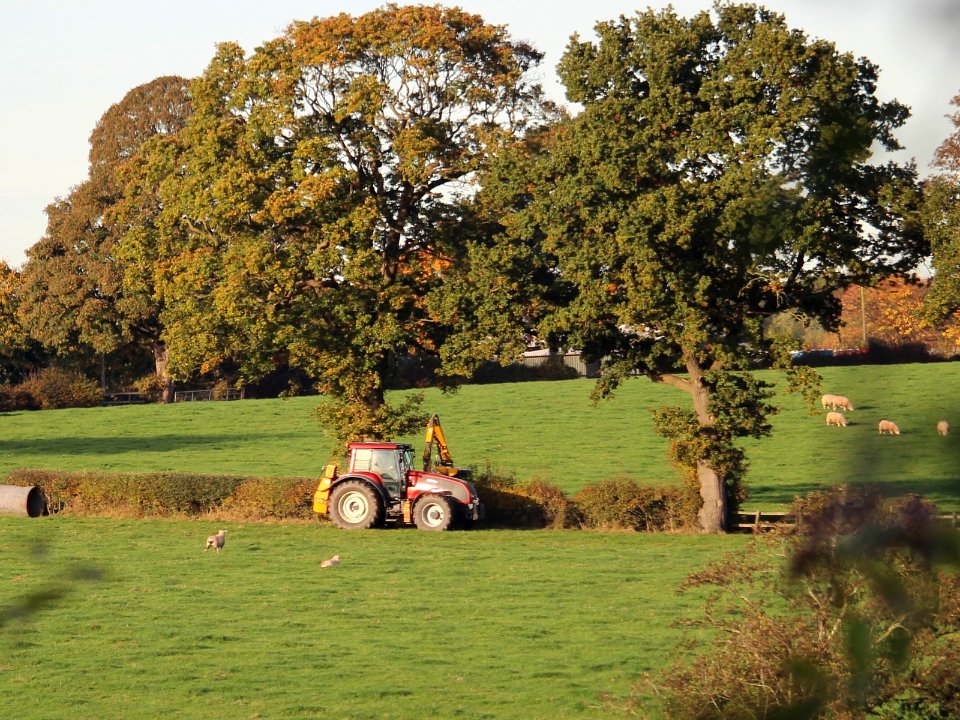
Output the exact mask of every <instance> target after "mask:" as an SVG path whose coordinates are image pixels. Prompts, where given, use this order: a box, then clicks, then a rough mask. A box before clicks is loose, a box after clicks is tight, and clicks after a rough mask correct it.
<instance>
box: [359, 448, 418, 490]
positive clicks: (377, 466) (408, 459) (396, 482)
mask: <svg viewBox="0 0 960 720" xmlns="http://www.w3.org/2000/svg"><path fill="white" fill-rule="evenodd" d="M350 449H351V453H350V472H351V473H356V472H371V473H374V474H376V475H378V476H379V477H380V480H381V482H382V483H383V487H384V488H385V489H386V490H387V492H388V493H390V496H391V497H398V496H399V495H401V494H402V492H403V490H404V486H405V485H406V479H407V470H409V469H410V468H411V466H412V463H413V449H412V448H411V447H410V446H408V445H396V444H393V443H389V444H387V443H384V444H383V445H374V444H371V443H364V444H357V445H353V446H351V448H350Z"/></svg>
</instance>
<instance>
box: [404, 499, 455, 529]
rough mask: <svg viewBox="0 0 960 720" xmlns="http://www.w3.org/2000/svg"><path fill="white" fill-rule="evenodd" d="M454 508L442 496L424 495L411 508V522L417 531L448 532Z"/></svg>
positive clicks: (452, 519) (451, 503)
mask: <svg viewBox="0 0 960 720" xmlns="http://www.w3.org/2000/svg"><path fill="white" fill-rule="evenodd" d="M455 517H456V508H455V507H454V506H453V502H452V501H451V500H450V498H448V497H446V496H444V495H424V496H423V497H421V498H420V499H419V500H418V501H417V504H416V505H414V506H413V522H414V524H415V525H416V526H417V529H418V530H449V529H450V528H451V527H452V526H453V522H454V518H455Z"/></svg>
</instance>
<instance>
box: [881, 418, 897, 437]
mask: <svg viewBox="0 0 960 720" xmlns="http://www.w3.org/2000/svg"><path fill="white" fill-rule="evenodd" d="M877 430H879V431H880V434H881V435H899V434H900V428H898V427H897V424H896V423H895V422H894V421H893V420H881V421H880V425H879V426H878V427H877Z"/></svg>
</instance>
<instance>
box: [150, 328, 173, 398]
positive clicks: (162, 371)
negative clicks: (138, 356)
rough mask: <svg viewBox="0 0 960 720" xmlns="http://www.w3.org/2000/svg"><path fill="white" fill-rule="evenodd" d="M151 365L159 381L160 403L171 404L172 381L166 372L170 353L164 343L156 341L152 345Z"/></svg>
mask: <svg viewBox="0 0 960 720" xmlns="http://www.w3.org/2000/svg"><path fill="white" fill-rule="evenodd" d="M153 364H154V368H155V370H154V372H155V374H156V376H157V380H159V381H160V387H161V388H162V389H161V393H160V401H161V402H164V403H171V402H173V379H172V378H171V377H170V374H169V373H168V372H167V367H168V366H169V365H170V351H169V350H168V349H167V346H166V344H165V343H162V342H160V341H156V342H154V343H153Z"/></svg>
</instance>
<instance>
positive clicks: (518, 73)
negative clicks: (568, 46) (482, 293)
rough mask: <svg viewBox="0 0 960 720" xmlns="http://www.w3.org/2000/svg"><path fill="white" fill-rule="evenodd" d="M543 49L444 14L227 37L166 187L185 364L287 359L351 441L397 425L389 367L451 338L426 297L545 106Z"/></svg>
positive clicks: (166, 267)
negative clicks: (540, 68)
mask: <svg viewBox="0 0 960 720" xmlns="http://www.w3.org/2000/svg"><path fill="white" fill-rule="evenodd" d="M540 57H541V56H540V54H539V53H538V52H536V51H535V50H534V49H533V48H531V47H529V46H528V45H526V44H524V43H521V42H516V41H514V40H512V39H511V38H510V37H509V35H508V33H507V31H506V30H505V29H504V28H503V27H499V26H494V25H489V24H487V23H485V22H484V21H483V20H482V19H481V18H480V17H478V16H476V15H472V14H469V13H466V12H463V11H462V10H459V9H457V8H443V7H440V6H434V7H424V6H407V7H397V6H395V5H388V6H386V7H384V8H382V9H379V10H376V11H373V12H370V13H367V14H365V15H362V16H359V17H353V16H349V15H346V14H342V15H338V16H336V17H330V18H326V19H314V20H312V21H308V22H296V23H294V24H292V25H291V26H290V27H289V28H288V30H287V31H286V33H285V34H284V35H282V36H281V37H279V38H277V39H275V40H273V41H270V42H267V43H265V44H264V45H263V46H261V47H260V48H258V49H257V50H256V51H255V52H254V53H253V54H252V55H250V56H249V57H248V56H245V55H244V53H243V51H242V50H241V49H240V48H239V47H237V46H236V45H223V46H221V47H220V48H219V49H218V53H217V56H216V57H215V58H214V60H213V62H211V64H210V65H209V67H208V68H207V70H206V72H205V73H204V74H203V76H202V77H201V78H200V79H199V80H198V82H197V83H196V84H195V85H194V87H193V98H194V107H195V114H194V117H193V119H192V121H191V123H190V126H189V127H188V128H187V130H186V132H185V133H184V134H183V136H182V138H181V140H182V143H181V148H180V155H179V159H178V160H176V161H175V162H173V163H172V164H171V175H170V177H169V178H168V179H167V181H166V182H165V184H164V187H165V188H166V190H165V191H163V190H162V191H161V194H162V195H163V197H164V200H165V201H164V209H163V212H164V216H165V225H164V227H163V228H161V231H160V232H159V233H158V234H157V235H156V240H155V242H156V244H157V245H156V246H157V247H160V246H162V247H166V248H168V249H169V250H170V251H171V252H169V253H163V252H154V253H153V257H155V258H156V259H157V260H158V262H156V263H155V265H154V268H155V275H156V281H157V288H158V293H159V294H160V295H161V296H162V297H163V298H164V303H165V308H166V310H165V312H164V325H165V337H166V339H167V340H168V342H169V344H170V348H171V355H172V364H173V367H174V368H175V370H176V371H178V372H180V373H184V374H189V373H191V372H194V371H196V370H197V369H212V368H215V367H218V366H225V365H230V364H232V365H234V366H236V367H239V369H240V372H241V374H243V375H245V376H247V377H255V376H257V375H259V374H262V373H264V372H267V371H269V370H270V369H271V368H272V367H273V366H274V365H275V364H276V363H278V362H286V363H290V364H292V365H296V366H299V367H302V368H304V369H305V370H307V371H308V372H309V373H311V375H313V376H314V377H318V378H320V381H321V382H320V384H321V389H322V391H323V392H324V393H326V394H328V395H331V396H333V397H335V398H338V399H339V400H340V401H341V405H340V407H341V409H342V410H343V413H342V414H341V415H340V417H341V418H342V419H343V420H344V427H345V428H347V429H348V431H349V432H350V433H354V434H383V433H385V432H389V431H390V430H391V429H396V425H393V426H391V423H390V422H388V419H389V418H390V417H391V413H390V411H389V409H388V408H387V406H386V404H385V400H384V389H385V387H386V384H387V380H388V378H389V376H390V371H391V367H390V363H391V358H394V357H396V356H397V355H398V354H399V355H403V354H406V353H435V352H436V350H437V346H438V344H439V343H440V342H441V341H442V338H443V336H444V333H445V329H444V328H443V327H441V326H439V325H438V324H437V323H435V322H434V321H433V320H432V318H431V317H430V315H429V313H428V312H427V311H426V310H425V308H424V306H423V302H422V298H423V297H424V295H425V294H426V293H427V292H428V291H429V289H430V288H431V287H433V286H435V285H436V284H437V283H439V282H441V280H442V278H443V275H444V273H445V271H446V269H447V268H448V267H449V266H450V265H451V263H452V261H453V258H454V257H456V255H457V253H458V252H459V250H458V248H459V247H460V246H461V245H462V242H463V241H462V232H461V231H460V229H459V224H460V220H461V216H460V204H461V202H462V198H463V197H464V196H465V195H468V194H469V193H470V192H471V187H472V184H473V181H474V177H475V174H476V172H477V171H478V170H480V169H482V168H483V167H484V165H485V163H486V162H487V158H488V156H489V155H490V154H491V153H492V152H493V150H494V149H495V148H497V147H499V146H502V145H504V144H505V143H507V142H510V141H512V140H513V138H514V137H516V136H518V135H520V134H522V133H523V131H524V129H525V127H526V126H527V124H528V122H529V121H530V120H531V119H532V118H537V117H539V116H540V114H541V113H542V111H543V107H544V105H543V102H542V99H541V93H540V88H539V86H538V85H537V84H536V83H535V82H534V81H533V80H532V79H531V73H530V71H531V70H532V69H533V68H534V67H535V66H536V64H537V63H538V62H539V60H540ZM135 244H138V245H139V246H140V247H143V245H144V243H143V242H138V243H135ZM140 255H142V256H147V255H150V253H149V252H140Z"/></svg>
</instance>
